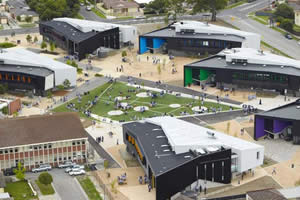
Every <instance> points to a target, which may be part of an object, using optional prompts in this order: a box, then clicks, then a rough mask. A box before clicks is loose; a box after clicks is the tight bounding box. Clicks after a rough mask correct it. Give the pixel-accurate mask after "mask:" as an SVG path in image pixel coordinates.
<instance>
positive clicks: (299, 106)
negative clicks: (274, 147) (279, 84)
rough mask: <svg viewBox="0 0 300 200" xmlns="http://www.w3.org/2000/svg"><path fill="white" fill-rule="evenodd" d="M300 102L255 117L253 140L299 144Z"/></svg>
mask: <svg viewBox="0 0 300 200" xmlns="http://www.w3.org/2000/svg"><path fill="white" fill-rule="evenodd" d="M299 113H300V100H299V99H298V100H297V101H295V102H292V103H290V104H287V105H284V106H280V107H278V108H274V109H271V110H269V111H265V112H262V113H259V114H256V115H255V124H254V139H256V140H258V139H260V138H264V137H270V138H277V139H278V138H281V139H284V140H286V141H293V143H294V144H300V132H299V130H300V114H299Z"/></svg>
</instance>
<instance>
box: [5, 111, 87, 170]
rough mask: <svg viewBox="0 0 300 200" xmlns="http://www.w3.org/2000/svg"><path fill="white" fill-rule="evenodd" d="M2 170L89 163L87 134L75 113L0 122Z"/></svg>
mask: <svg viewBox="0 0 300 200" xmlns="http://www.w3.org/2000/svg"><path fill="white" fill-rule="evenodd" d="M0 133H1V134H0V170H4V169H8V168H12V167H15V166H17V164H18V162H21V163H23V164H24V166H25V168H26V169H27V170H30V169H31V168H33V167H37V166H38V165H39V164H42V163H47V164H50V165H52V166H53V167H55V166H57V165H58V164H59V163H62V162H64V161H67V160H72V161H75V162H77V163H84V162H86V158H87V147H88V141H87V139H88V138H87V133H86V132H85V130H84V128H83V126H82V124H81V121H80V118H79V116H78V115H77V114H75V113H58V114H49V115H42V116H31V117H24V118H14V119H3V120H0Z"/></svg>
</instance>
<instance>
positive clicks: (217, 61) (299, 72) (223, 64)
mask: <svg viewBox="0 0 300 200" xmlns="http://www.w3.org/2000/svg"><path fill="white" fill-rule="evenodd" d="M185 66H188V67H199V68H212V69H227V70H241V71H257V72H264V73H270V72H271V73H278V74H285V75H290V76H300V68H299V69H298V68H295V67H292V66H284V67H282V65H274V64H273V65H265V64H261V63H257V64H255V63H247V64H246V65H244V64H243V63H234V64H232V62H227V61H226V57H225V56H224V55H215V56H212V57H209V58H206V59H203V60H200V61H197V62H194V63H191V64H187V65H185Z"/></svg>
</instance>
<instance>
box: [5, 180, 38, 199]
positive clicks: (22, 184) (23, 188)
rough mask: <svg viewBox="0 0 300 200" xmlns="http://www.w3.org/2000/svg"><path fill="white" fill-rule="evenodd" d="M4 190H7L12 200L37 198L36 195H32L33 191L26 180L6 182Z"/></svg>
mask: <svg viewBox="0 0 300 200" xmlns="http://www.w3.org/2000/svg"><path fill="white" fill-rule="evenodd" d="M4 191H5V192H8V193H9V194H10V196H11V197H13V198H14V200H31V199H37V197H34V196H33V193H32V191H31V189H30V187H29V185H28V183H27V182H26V181H17V182H13V183H7V184H6V188H5V189H4Z"/></svg>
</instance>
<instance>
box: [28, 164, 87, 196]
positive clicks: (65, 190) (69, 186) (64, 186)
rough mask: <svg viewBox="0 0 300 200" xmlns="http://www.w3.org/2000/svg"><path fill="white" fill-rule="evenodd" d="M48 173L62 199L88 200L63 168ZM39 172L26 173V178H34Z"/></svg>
mask: <svg viewBox="0 0 300 200" xmlns="http://www.w3.org/2000/svg"><path fill="white" fill-rule="evenodd" d="M49 173H50V174H51V175H52V177H53V185H54V187H55V190H56V192H57V193H58V195H59V196H60V198H61V199H62V200H69V199H76V200H88V199H87V198H86V194H85V193H84V191H83V190H82V188H81V187H80V185H79V184H78V182H77V183H76V181H75V180H74V179H75V178H74V177H72V176H69V174H67V173H65V172H64V169H57V168H55V169H52V170H51V171H49ZM39 174H40V173H36V174H35V173H31V172H29V173H26V178H27V179H30V180H36V179H37V178H38V176H39Z"/></svg>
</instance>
